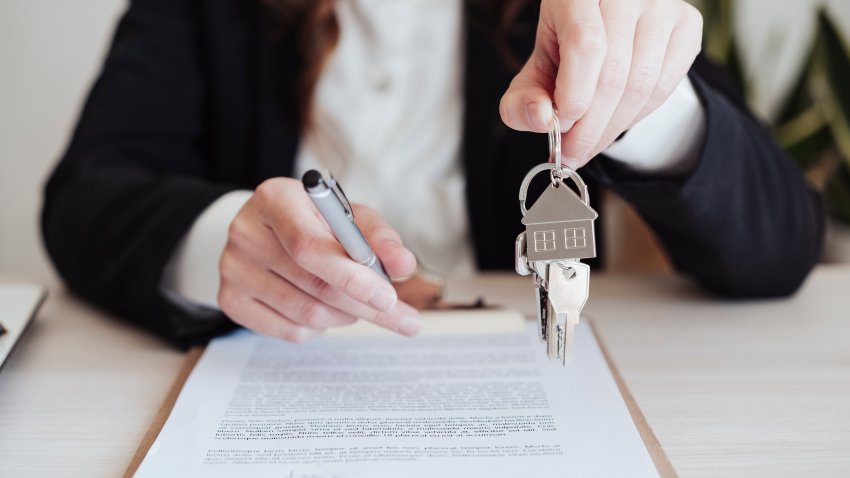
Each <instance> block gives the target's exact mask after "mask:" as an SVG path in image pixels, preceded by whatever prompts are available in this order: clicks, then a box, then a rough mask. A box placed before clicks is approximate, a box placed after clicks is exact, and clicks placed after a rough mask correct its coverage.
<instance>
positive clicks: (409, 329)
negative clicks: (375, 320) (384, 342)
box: [398, 315, 422, 335]
mask: <svg viewBox="0 0 850 478" xmlns="http://www.w3.org/2000/svg"><path fill="white" fill-rule="evenodd" d="M420 330H422V319H420V318H419V317H416V316H413V315H408V316H407V317H404V318H403V319H401V325H399V327H398V331H399V332H401V333H402V334H404V335H416V334H418V333H419V331H420Z"/></svg>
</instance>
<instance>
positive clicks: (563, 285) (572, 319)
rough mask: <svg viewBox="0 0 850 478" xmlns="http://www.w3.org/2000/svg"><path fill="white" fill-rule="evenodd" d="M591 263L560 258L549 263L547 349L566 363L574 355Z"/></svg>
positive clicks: (585, 300)
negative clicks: (561, 259) (574, 342)
mask: <svg viewBox="0 0 850 478" xmlns="http://www.w3.org/2000/svg"><path fill="white" fill-rule="evenodd" d="M589 281H590V266H588V265H587V264H582V263H581V262H574V261H558V262H555V263H553V264H551V265H550V266H549V278H548V283H549V290H548V307H547V309H548V312H547V314H548V322H547V325H548V327H547V329H548V331H547V334H548V337H547V338H548V340H547V341H546V343H547V353H548V355H549V358H550V359H552V360H559V361H560V362H561V363H562V364H563V365H564V366H565V367H566V366H567V365H569V363H570V359H571V358H572V344H573V337H574V336H575V327H576V325H578V323H579V320H580V317H581V310H582V309H583V308H584V304H585V303H586V302H587V296H588V293H589V286H590V282H589Z"/></svg>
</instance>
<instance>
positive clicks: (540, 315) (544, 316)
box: [534, 273, 549, 344]
mask: <svg viewBox="0 0 850 478" xmlns="http://www.w3.org/2000/svg"><path fill="white" fill-rule="evenodd" d="M534 296H535V299H537V331H538V334H537V335H538V337H540V341H541V342H543V343H544V344H545V343H546V338H547V332H548V331H549V321H548V316H549V292H548V291H547V290H546V284H545V283H544V281H543V279H542V278H541V277H540V276H538V275H537V274H536V273H535V274H534Z"/></svg>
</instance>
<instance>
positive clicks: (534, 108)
mask: <svg viewBox="0 0 850 478" xmlns="http://www.w3.org/2000/svg"><path fill="white" fill-rule="evenodd" d="M525 112H526V114H527V115H528V124H529V125H531V127H532V128H534V129H535V130H536V131H541V132H542V131H548V130H549V124H550V123H551V122H552V107H551V106H548V107H547V106H544V105H541V104H540V103H537V102H532V103H529V104H527V105H526V106H525Z"/></svg>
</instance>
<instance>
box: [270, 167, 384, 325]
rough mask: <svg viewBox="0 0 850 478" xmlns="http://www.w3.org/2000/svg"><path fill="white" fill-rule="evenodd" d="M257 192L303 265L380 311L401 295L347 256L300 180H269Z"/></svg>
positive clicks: (276, 230)
mask: <svg viewBox="0 0 850 478" xmlns="http://www.w3.org/2000/svg"><path fill="white" fill-rule="evenodd" d="M296 183H297V181H296ZM267 184H268V186H267V187H265V188H264V187H263V186H264V185H267ZM255 194H258V195H260V200H261V201H263V202H264V203H265V204H266V207H264V208H263V211H265V214H264V221H265V223H266V224H268V225H269V227H271V228H272V230H273V231H274V233H275V236H276V237H277V240H278V241H279V242H280V243H281V245H282V246H283V248H284V249H285V250H286V252H287V253H288V254H289V256H290V257H291V258H292V259H293V260H294V261H295V262H296V263H297V264H298V265H299V266H301V268H303V269H305V270H306V271H308V272H310V273H311V274H313V275H314V276H316V277H318V278H320V279H322V280H323V281H325V282H327V283H328V284H330V285H331V286H333V287H335V288H337V289H339V290H341V291H342V292H344V293H345V294H348V295H349V296H351V297H352V298H354V299H355V300H357V301H359V302H361V303H362V304H366V305H369V306H370V307H373V308H374V309H376V310H378V311H388V310H390V309H392V308H393V307H394V306H395V304H396V302H397V301H398V296H397V295H396V292H395V289H394V288H393V287H392V285H391V284H390V283H388V282H387V281H386V280H384V279H383V278H382V277H381V276H379V275H378V274H377V273H376V272H374V271H373V270H371V269H369V268H368V267H366V266H364V265H361V264H357V263H356V262H354V261H352V260H351V258H349V257H348V255H347V254H346V253H345V251H344V250H343V249H342V246H340V244H339V242H337V241H336V239H334V237H333V236H332V235H331V233H330V232H329V231H328V230H327V227H326V225H325V223H324V221H323V220H322V219H321V218H320V217H319V216H318V213H317V212H316V211H315V208H314V207H313V205H312V203H310V201H309V199H308V198H307V195H306V194H305V193H304V191H303V189H302V188H301V186H300V183H297V187H280V185H276V184H269V181H267V182H265V183H263V185H261V186H260V187H258V188H257V191H256V192H255ZM281 205H286V207H285V208H284V207H282V206H281Z"/></svg>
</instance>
